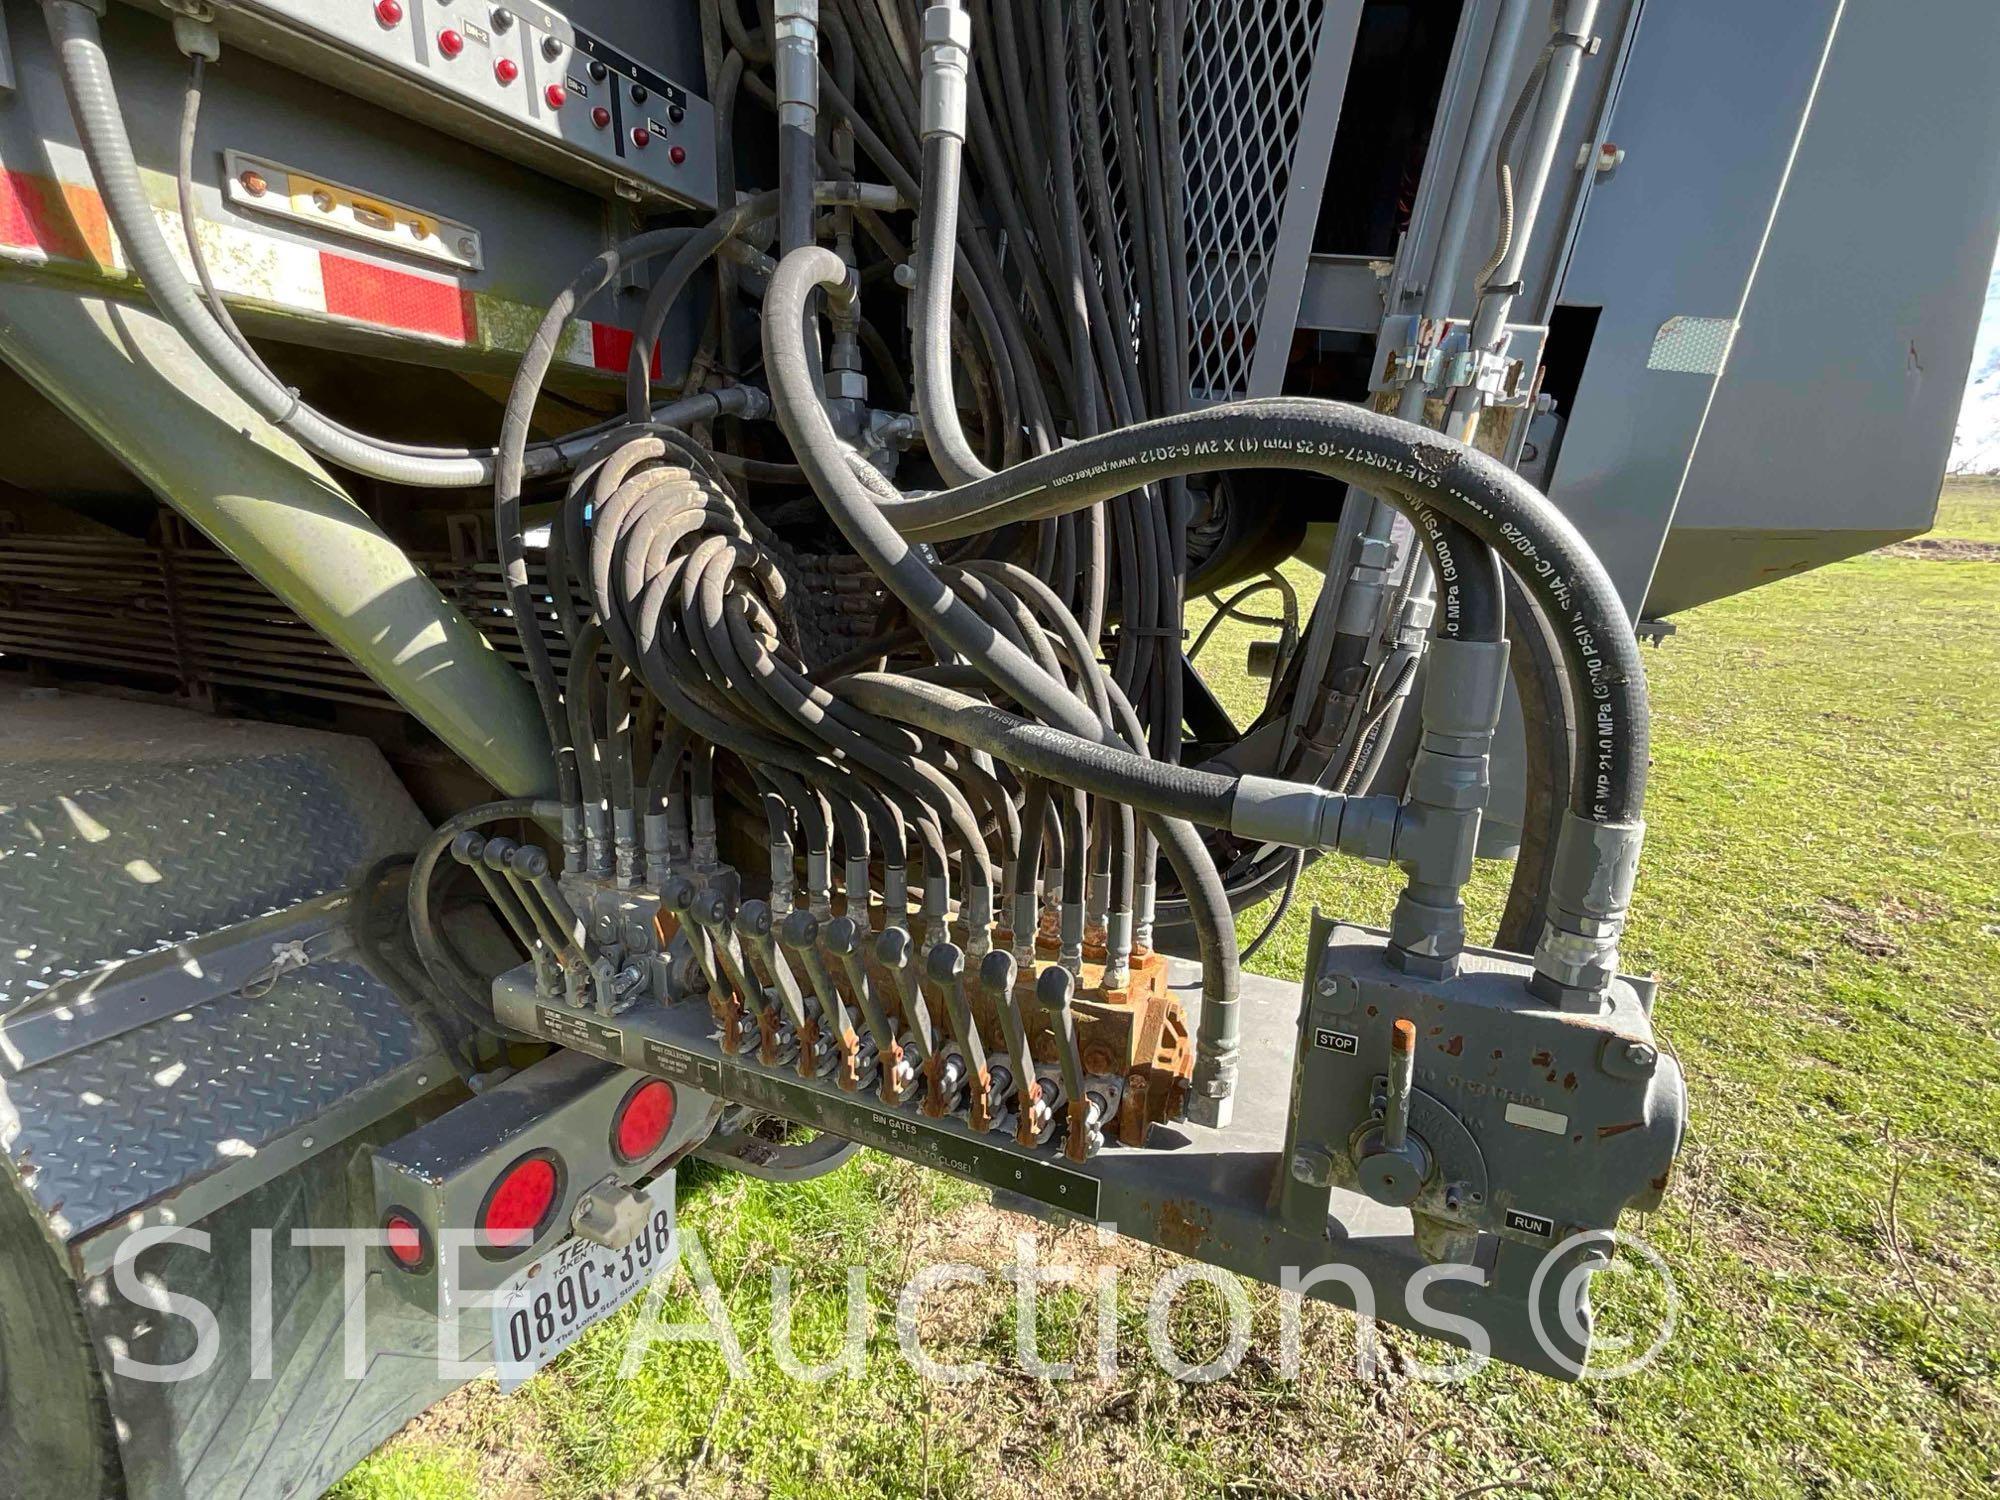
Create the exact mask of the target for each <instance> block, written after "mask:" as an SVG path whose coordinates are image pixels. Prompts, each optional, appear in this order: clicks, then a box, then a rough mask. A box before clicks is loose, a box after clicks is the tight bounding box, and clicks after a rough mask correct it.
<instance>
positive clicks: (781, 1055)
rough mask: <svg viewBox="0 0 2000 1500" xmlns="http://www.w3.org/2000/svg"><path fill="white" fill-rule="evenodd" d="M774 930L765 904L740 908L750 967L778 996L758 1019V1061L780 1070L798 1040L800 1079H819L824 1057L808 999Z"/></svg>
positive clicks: (740, 931) (739, 920) (738, 918)
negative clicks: (811, 1019) (759, 1039)
mask: <svg viewBox="0 0 2000 1500" xmlns="http://www.w3.org/2000/svg"><path fill="white" fill-rule="evenodd" d="M773 928H774V924H773V923H772V921H771V908H770V906H769V905H767V904H766V903H765V902H762V901H745V902H744V903H743V905H742V906H740V907H738V908H737V911H736V931H737V933H738V934H739V935H740V936H741V937H742V939H743V943H744V947H745V950H746V951H747V952H748V954H749V956H750V963H751V966H752V968H754V969H755V970H756V971H757V977H758V979H759V980H760V981H762V982H764V983H766V984H767V985H768V987H769V988H768V991H767V993H769V994H773V995H776V996H777V1004H776V1005H772V1006H766V1007H765V1009H764V1011H763V1012H762V1014H760V1015H759V1016H758V1018H757V1020H758V1025H759V1026H760V1027H761V1028H763V1032H764V1035H763V1041H762V1045H761V1046H760V1047H759V1048H758V1052H757V1060H758V1061H759V1062H761V1063H763V1064H764V1065H765V1066H766V1067H771V1068H775V1067H779V1066H781V1065H782V1064H783V1063H784V1061H785V1060H786V1057H787V1055H788V1054H789V1051H790V1045H791V1043H792V1042H793V1041H796V1043H797V1046H798V1059H797V1061H798V1069H799V1076H800V1077H802V1078H813V1077H817V1076H818V1073H819V1064H820V1061H821V1057H822V1055H823V1054H822V1053H821V1051H820V1049H819V1048H818V1034H817V1032H816V1030H815V1029H814V1028H813V1025H812V1022H811V1021H810V1020H809V1019H808V1018H807V1016H806V1002H805V996H804V995H803V994H801V993H800V991H799V981H798V978H797V976H796V975H794V974H793V973H792V966H791V965H790V964H789V963H787V962H786V961H785V956H784V954H782V953H780V952H779V951H778V943H777V935H776V933H775V931H774V930H773ZM787 1032H789V1033H790V1036H789V1037H788V1036H787V1035H786V1033H787Z"/></svg>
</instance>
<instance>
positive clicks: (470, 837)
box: [451, 828, 560, 993]
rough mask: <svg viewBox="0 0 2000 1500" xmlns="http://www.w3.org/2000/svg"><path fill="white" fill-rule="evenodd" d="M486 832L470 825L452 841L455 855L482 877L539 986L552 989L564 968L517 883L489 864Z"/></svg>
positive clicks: (542, 988)
mask: <svg viewBox="0 0 2000 1500" xmlns="http://www.w3.org/2000/svg"><path fill="white" fill-rule="evenodd" d="M486 842H487V840H486V835H485V834H483V833H480V832H478V831H476V830H474V829H470V828H468V829H467V830H466V831H465V832H464V833H461V834H460V835H459V836H458V837H457V838H455V839H453V840H452V841H451V857H452V858H453V859H455V860H457V861H458V862H459V863H460V864H462V865H464V866H465V867H466V868H467V869H469V870H471V871H472V873H473V874H474V875H475V876H477V877H478V879H479V883H480V884H481V885H482V886H484V887H485V888H486V895H487V897H488V899H490V900H491V901H492V903H493V904H494V905H495V906H497V907H499V908H500V915H501V916H502V917H503V918H505V919H506V923H507V928H508V931H510V932H512V933H513V934H514V937H515V938H516V940H518V941H519V942H520V944H521V946H522V947H523V948H526V949H527V950H528V956H529V957H530V958H532V959H533V960H534V963H535V988H536V989H537V990H539V991H542V992H544V993H548V992H552V991H553V990H554V989H555V987H556V984H557V982H558V980H559V978H560V970H559V969H558V967H557V965H556V961H555V958H554V955H553V954H552V952H551V951H550V948H549V945H548V943H547V942H545V941H544V940H543V937H542V934H541V931H540V929H539V928H537V927H536V926H535V920H534V918H533V917H531V916H530V915H529V914H528V909H527V908H526V907H525V906H523V905H522V904H521V898H520V896H519V894H518V893H517V892H516V891H515V890H514V884H513V882H512V881H511V880H509V879H507V877H506V875H505V874H504V872H503V873H495V871H494V870H493V868H492V867H491V866H489V865H488V864H487V863H486V859H485V855H486Z"/></svg>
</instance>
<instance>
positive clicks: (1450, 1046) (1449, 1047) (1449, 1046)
mask: <svg viewBox="0 0 2000 1500" xmlns="http://www.w3.org/2000/svg"><path fill="white" fill-rule="evenodd" d="M1444 1051H1445V1056H1447V1057H1457V1056H1458V1055H1459V1054H1460V1053H1462V1052H1463V1051H1465V1038H1464V1037H1463V1036H1455V1037H1453V1038H1452V1039H1451V1040H1450V1041H1448V1042H1446V1043H1445V1044H1444Z"/></svg>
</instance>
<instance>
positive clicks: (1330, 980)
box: [1319, 974, 1340, 1000]
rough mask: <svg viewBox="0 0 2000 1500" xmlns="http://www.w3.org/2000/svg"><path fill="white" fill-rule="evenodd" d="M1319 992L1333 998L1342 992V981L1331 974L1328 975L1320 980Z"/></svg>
mask: <svg viewBox="0 0 2000 1500" xmlns="http://www.w3.org/2000/svg"><path fill="white" fill-rule="evenodd" d="M1319 992H1320V993H1321V994H1322V995H1324V996H1326V998H1327V999H1329V1000H1331V999H1332V998H1333V997H1334V996H1335V995H1338V994H1339V993H1340V981H1339V980H1338V979H1336V978H1335V977H1334V976H1333V975H1331V974H1328V975H1326V976H1325V977H1324V978H1322V979H1321V980H1320V982H1319Z"/></svg>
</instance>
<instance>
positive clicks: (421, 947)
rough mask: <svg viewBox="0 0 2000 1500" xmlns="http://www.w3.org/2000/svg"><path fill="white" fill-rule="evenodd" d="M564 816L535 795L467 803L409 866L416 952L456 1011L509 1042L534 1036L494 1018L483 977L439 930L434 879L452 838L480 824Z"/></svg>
mask: <svg viewBox="0 0 2000 1500" xmlns="http://www.w3.org/2000/svg"><path fill="white" fill-rule="evenodd" d="M562 816H563V807H562V804H561V803H559V802H548V801H544V800H541V799H539V798H532V797H513V798H509V799H507V800H506V801H502V802H488V803H484V804H482V805H480V806H478V807H469V808H467V809H466V810H465V811H464V812H462V813H458V814H456V815H455V816H453V817H450V818H447V819H445V821H444V822H442V823H440V824H439V825H438V826H437V829H436V831H435V832H433V833H432V834H431V836H430V837H429V838H428V839H427V840H425V841H424V846H423V848H421V849H420V850H418V851H417V857H416V861H415V863H414V864H412V865H411V867H410V886H409V897H408V899H409V906H410V936H411V938H412V939H413V940H414V942H415V943H416V947H417V956H418V957H419V958H421V959H422V960H423V962H424V967H425V968H426V969H427V970H429V971H430V975H431V978H432V979H433V980H434V981H437V982H438V984H439V988H441V989H442V990H443V991H444V993H445V998H446V999H447V1000H448V1001H449V1002H450V1004H451V1007H452V1009H453V1010H455V1011H457V1012H458V1013H459V1015H460V1016H461V1017H463V1018H464V1019H465V1020H467V1021H469V1022H470V1023H471V1024H472V1025H473V1026H475V1027H476V1028H478V1029H479V1030H482V1031H488V1032H494V1033H497V1034H498V1035H500V1036H501V1037H503V1038H506V1039H509V1040H518V1041H531V1040H533V1038H531V1037H527V1036H524V1035H522V1034H521V1033H519V1032H516V1031H512V1030H510V1029H508V1028H507V1027H505V1026H503V1025H501V1024H500V1023H499V1022H498V1021H496V1020H495V1019H494V1017H493V1009H492V1002H491V996H490V995H489V994H488V993H487V987H486V983H485V981H484V980H483V979H482V978H481V977H480V976H479V975H477V974H475V973H473V972H472V970H471V969H470V968H469V967H468V966H467V965H466V963H465V960H463V959H462V958H460V957H459V956H458V955H457V954H456V953H454V952H452V951H451V947H450V945H449V943H448V942H447V941H446V939H445V937H444V934H443V933H441V932H440V931H439V930H438V926H437V918H436V915H435V914H434V913H433V912H432V910H431V880H432V878H433V876H434V875H435V874H436V871H437V866H438V861H439V860H441V859H443V858H444V855H445V851H446V850H448V849H450V848H451V845H452V840H453V839H455V838H457V837H458V836H459V835H460V834H461V833H464V832H465V831H466V830H467V829H469V828H477V827H479V826H480V825H481V824H483V823H497V822H499V821H500V820H501V819H503V818H526V819H531V820H533V821H536V822H540V823H545V824H551V823H557V822H560V820H561V819H562ZM440 976H442V977H440Z"/></svg>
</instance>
